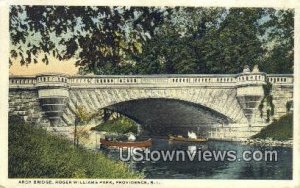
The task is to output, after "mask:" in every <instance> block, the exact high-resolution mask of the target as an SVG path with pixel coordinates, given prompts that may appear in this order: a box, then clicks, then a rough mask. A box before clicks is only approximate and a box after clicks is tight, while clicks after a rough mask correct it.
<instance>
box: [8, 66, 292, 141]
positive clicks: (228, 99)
mask: <svg viewBox="0 0 300 188" xmlns="http://www.w3.org/2000/svg"><path fill="white" fill-rule="evenodd" d="M267 83H271V84H272V89H271V91H270V92H271V95H272V97H273V100H272V104H273V106H274V109H272V110H273V111H274V113H273V116H272V117H273V118H279V117H281V116H282V115H284V114H286V113H287V112H288V111H289V109H288V108H287V106H288V105H287V104H288V103H289V102H290V101H292V99H293V76H292V75H287V74H285V75H280V74H266V73H263V72H259V71H252V72H250V71H245V72H243V73H240V74H222V75H218V74H214V75H198V74H197V75H196V74H195V75H126V76H124V75H114V76H113V75H101V76H100V75H97V76H94V75H93V76H81V75H73V76H69V75H64V74H53V73H45V74H39V75H35V76H14V75H11V76H10V78H9V114H10V115H12V114H14V115H19V116H22V117H23V118H24V119H25V120H26V121H28V122H32V123H42V122H44V124H45V123H46V124H47V123H48V124H49V126H70V125H74V119H75V115H74V112H75V110H76V105H81V106H84V107H85V108H86V109H87V110H88V111H90V112H95V111H97V110H99V109H103V108H108V109H111V110H114V111H118V112H120V113H123V114H125V115H127V116H129V117H133V118H135V119H137V120H140V121H141V122H143V119H146V118H150V120H151V119H155V118H156V117H159V115H161V114H163V113H164V112H163V111H166V109H167V108H165V109H164V104H166V105H171V103H172V101H173V105H171V106H170V107H169V109H170V108H172V109H176V105H177V106H180V105H181V104H182V105H183V103H184V104H185V105H186V104H187V105H192V106H193V107H192V108H195V109H197V110H191V109H189V110H186V107H182V108H181V109H183V110H182V111H180V110H179V111H178V112H175V111H171V112H170V113H169V114H168V113H167V114H164V116H172V118H173V116H174V119H176V118H177V120H176V121H180V120H182V119H184V118H183V116H184V114H185V115H186V116H188V115H189V113H191V114H192V113H193V114H194V117H195V118H194V119H196V121H198V122H200V123H201V122H202V123H203V122H204V123H206V124H207V123H209V122H210V123H211V124H213V127H214V129H213V130H210V137H215V138H220V139H222V138H223V139H232V138H236V137H244V138H246V137H249V136H250V135H252V134H254V133H256V132H257V131H259V130H260V129H261V128H262V127H264V126H265V125H266V124H267V122H266V114H267V111H268V109H269V108H270V107H269V106H268V105H267V104H264V103H266V102H262V101H263V99H264V97H265V93H266V91H265V88H266V84H267ZM149 100H150V102H149ZM151 101H156V104H158V106H157V107H153V106H151V104H152V103H151ZM174 102H175V103H174ZM147 103H148V105H146V104H147ZM149 104H150V105H149ZM141 105H145V106H144V107H143V108H141V109H139V110H136V109H138V107H141ZM147 109H148V110H149V113H148V112H147ZM159 110H161V111H159ZM269 110H270V109H269ZM141 111H145V112H141ZM150 111H152V112H150ZM133 112H134V113H133ZM154 112H158V113H156V114H155V113H154ZM132 113H133V114H132ZM151 113H154V114H152V116H151V117H150V115H149V114H151ZM175 114H176V115H175ZM181 114H182V115H181ZM148 116H149V117H148ZM161 116H163V115H161ZM180 116H182V117H180ZM200 116H202V117H206V118H202V119H201V118H200V119H198V120H197V117H200ZM214 120H215V121H214ZM161 121H165V122H166V121H168V120H166V119H164V120H161ZM144 123H145V122H144ZM161 123H164V122H161ZM172 123H174V122H172V121H171V122H169V125H171V124H172ZM183 123H184V121H183ZM193 124H194V125H195V124H197V122H196V123H195V122H194V123H193Z"/></svg>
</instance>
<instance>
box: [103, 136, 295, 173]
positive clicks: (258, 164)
mask: <svg viewBox="0 0 300 188" xmlns="http://www.w3.org/2000/svg"><path fill="white" fill-rule="evenodd" d="M149 150H150V151H161V152H162V151H167V150H168V151H185V152H186V151H194V152H195V153H196V154H199V151H200V153H201V152H202V154H204V151H207V152H206V153H209V152H210V153H212V152H214V151H215V152H218V151H219V152H224V151H225V152H228V151H231V152H235V154H236V155H235V156H236V158H235V161H232V160H225V161H220V160H210V161H205V160H203V157H202V158H201V157H200V158H201V161H199V156H201V154H199V155H196V157H195V158H194V160H185V161H183V160H177V161H176V160H175V161H174V160H173V161H170V160H169V161H164V160H163V158H160V160H157V159H158V158H157V156H158V154H157V153H156V155H153V156H154V157H156V158H154V159H155V160H147V159H145V158H144V159H143V160H141V161H134V160H133V158H132V157H131V159H130V160H129V161H127V162H126V163H127V164H128V165H129V166H130V167H131V168H133V169H134V170H137V171H140V172H142V173H144V175H145V178H147V179H157V178H159V179H292V148H287V147H266V146H253V145H244V144H242V143H239V142H225V141H208V142H202V143H187V142H169V141H168V140H166V139H153V145H152V147H151V148H149ZM99 151H100V152H103V153H105V154H106V155H107V156H109V157H110V158H112V159H114V160H121V159H120V151H119V150H117V149H100V150H99ZM245 151H247V152H248V151H250V152H251V154H249V155H245V156H247V158H243V153H244V152H245ZM265 151H273V152H274V151H275V152H276V153H277V161H275V158H273V161H270V158H268V159H267V161H265V158H264V157H265V156H267V154H265ZM139 152H140V153H142V152H143V151H139ZM253 153H256V155H252V154H253ZM260 153H262V154H263V160H259V159H260V158H259V157H261V156H262V155H260ZM122 154H123V155H122V156H123V158H126V157H128V155H127V154H128V150H123V152H122ZM129 156H130V155H129ZM131 156H132V155H131ZM143 156H144V157H145V156H146V154H143ZM149 156H151V155H149ZM255 156H256V157H255ZM249 157H250V158H252V159H251V160H250V161H248V159H249ZM273 157H274V155H273ZM179 159H182V158H179ZM185 159H189V158H188V156H185ZM206 159H207V158H206ZM212 159H213V158H212ZM219 159H220V158H219ZM228 159H233V158H232V156H231V158H228ZM246 159H247V160H246Z"/></svg>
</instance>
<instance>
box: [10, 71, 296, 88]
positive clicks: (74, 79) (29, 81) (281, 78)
mask: <svg viewBox="0 0 300 188" xmlns="http://www.w3.org/2000/svg"><path fill="white" fill-rule="evenodd" d="M266 81H269V82H271V83H272V84H293V81H294V78H293V75H288V74H269V75H266V74H264V73H263V74H262V73H259V74H253V73H252V74H247V75H246V74H245V75H244V74H228V75H226V74H224V75H196V74H195V75H109V76H107V75H97V76H94V75H93V76H77V75H75V76H67V75H59V74H43V75H37V76H10V78H9V84H10V87H19V86H20V85H22V87H34V86H39V85H45V86H46V85H47V84H50V85H51V84H63V85H65V86H67V85H71V86H76V85H78V86H79V85H82V86H88V85H128V84H129V85H140V84H143V85H151V84H170V85H203V84H204V85H207V84H214V85H215V84H217V85H219V84H220V85H224V84H225V85H226V84H228V85H233V84H236V83H247V82H266Z"/></svg>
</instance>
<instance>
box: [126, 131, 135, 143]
mask: <svg viewBox="0 0 300 188" xmlns="http://www.w3.org/2000/svg"><path fill="white" fill-rule="evenodd" d="M128 141H132V142H133V141H136V137H135V136H134V134H133V133H129V135H128Z"/></svg>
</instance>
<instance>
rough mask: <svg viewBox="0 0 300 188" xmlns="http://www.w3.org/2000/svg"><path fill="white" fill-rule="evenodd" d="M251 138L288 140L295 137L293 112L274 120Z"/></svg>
mask: <svg viewBox="0 0 300 188" xmlns="http://www.w3.org/2000/svg"><path fill="white" fill-rule="evenodd" d="M251 138H260V139H267V138H272V139H273V140H279V141H286V140H290V139H292V138H293V114H287V115H285V116H283V117H281V118H280V119H279V120H278V121H274V122H273V123H271V124H270V125H268V126H267V127H265V128H263V129H262V130H261V131H260V132H259V133H257V134H256V135H254V136H252V137H251Z"/></svg>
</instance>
